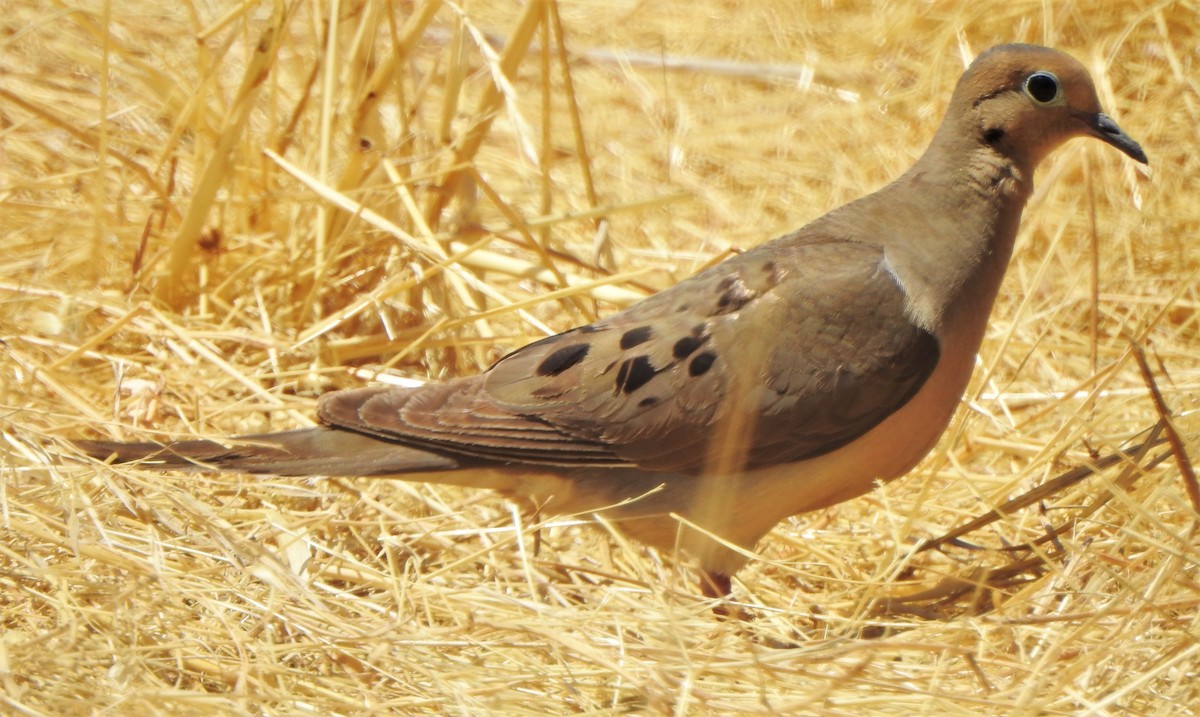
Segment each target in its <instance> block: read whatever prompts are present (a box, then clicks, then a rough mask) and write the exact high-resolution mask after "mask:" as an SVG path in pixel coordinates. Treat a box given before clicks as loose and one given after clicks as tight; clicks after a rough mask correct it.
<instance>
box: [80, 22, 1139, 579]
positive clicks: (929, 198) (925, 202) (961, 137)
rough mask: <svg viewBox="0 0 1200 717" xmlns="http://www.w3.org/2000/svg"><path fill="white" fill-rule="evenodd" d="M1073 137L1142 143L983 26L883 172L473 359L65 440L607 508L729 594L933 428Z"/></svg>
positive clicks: (105, 448)
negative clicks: (254, 430) (572, 322)
mask: <svg viewBox="0 0 1200 717" xmlns="http://www.w3.org/2000/svg"><path fill="white" fill-rule="evenodd" d="M1077 136H1092V137H1096V138H1098V139H1101V140H1103V141H1104V142H1107V143H1108V144H1111V145H1113V146H1114V147H1116V148H1117V149H1119V150H1121V151H1122V152H1124V153H1125V154H1127V155H1129V156H1130V157H1132V158H1133V159H1135V160H1137V161H1139V162H1143V163H1144V162H1146V156H1145V154H1144V153H1143V152H1142V150H1141V148H1140V147H1139V146H1138V145H1137V143H1136V142H1134V141H1133V140H1132V139H1130V138H1129V137H1128V136H1127V135H1125V134H1124V133H1123V132H1122V131H1121V130H1120V128H1118V127H1117V125H1116V124H1115V123H1114V122H1113V121H1112V120H1111V119H1109V118H1108V117H1107V116H1105V115H1104V114H1102V113H1101V109H1100V103H1099V101H1098V99H1097V97H1096V91H1095V88H1094V86H1093V84H1092V81H1091V79H1090V77H1089V76H1088V74H1087V72H1086V70H1085V69H1084V68H1083V66H1082V65H1080V64H1079V63H1078V62H1076V61H1075V60H1073V59H1072V58H1070V57H1069V56H1067V55H1065V54H1063V53H1061V52H1058V51H1055V50H1051V49H1047V48H1043V47H1036V46H1030V45H1004V46H1000V47H996V48H993V49H992V50H989V51H988V52H986V53H984V54H983V55H981V56H980V57H979V58H978V59H977V60H976V61H975V62H974V63H972V65H971V66H970V67H969V68H968V69H967V71H966V72H965V73H964V74H963V76H962V78H961V79H960V80H959V82H958V85H957V87H956V88H955V90H954V94H953V96H952V97H951V100H950V104H949V108H948V109H947V111H946V116H945V119H944V120H943V122H942V124H941V126H940V128H939V129H938V131H937V133H936V135H935V136H934V138H933V141H932V142H931V144H930V146H929V149H928V150H927V151H926V152H925V154H924V155H923V156H922V157H921V158H920V159H919V160H918V161H917V163H916V164H915V165H914V166H913V168H912V169H910V170H909V171H908V172H906V173H905V174H904V175H902V176H901V177H900V178H899V179H897V180H895V181H894V182H893V183H891V184H889V185H888V186H886V187H884V188H883V189H880V190H879V191H877V192H875V193H874V194H871V195H868V196H866V197H863V198H862V199H859V200H858V201H855V202H852V203H851V204H848V205H846V206H844V207H841V208H840V209H837V210H835V211H833V212H830V213H829V214H827V215H825V216H823V217H821V218H819V219H817V220H816V221H814V222H812V223H810V224H808V225H807V226H805V227H803V228H802V229H800V230H798V231H796V232H794V233H792V234H788V235H786V236H784V237H781V238H779V239H776V240H774V241H772V242H769V243H766V244H763V245H762V246H759V247H758V248H756V249H754V250H752V251H749V252H746V253H744V254H741V255H739V256H737V257H734V258H732V259H730V260H728V261H726V262H724V263H722V264H720V265H718V266H716V267H713V268H712V269H709V270H708V271H705V272H703V273H701V274H699V275H697V276H695V277H692V278H691V279H688V280H686V281H684V282H682V283H680V284H678V285H677V286H675V287H672V288H671V289H669V290H666V291H663V292H662V293H660V294H657V295H655V296H653V297H650V298H649V299H646V300H645V301H642V302H641V303H638V304H636V305H634V306H632V307H630V308H629V309H627V310H625V311H622V312H621V313H618V314H616V315H613V316H611V317H609V318H607V319H604V320H602V321H598V322H596V323H594V324H590V325H588V326H583V327H580V328H577V329H573V330H571V331H568V332H566V333H563V334H559V335H557V336H552V337H549V338H547V339H544V340H542V341H538V342H536V343H534V344H531V345H529V346H526V347H524V348H522V349H520V350H518V351H515V352H513V353H512V354H510V355H508V356H506V357H505V358H503V359H501V360H500V361H499V362H497V363H496V364H495V365H494V366H492V367H491V368H490V369H489V370H488V371H486V372H484V373H483V374H481V375H479V376H473V377H469V378H462V379H457V380H453V381H449V382H447V383H444V384H440V385H430V386H424V387H420V388H415V389H400V388H391V387H383V388H363V389H355V390H348V391H337V392H333V393H330V394H326V395H325V396H322V397H321V400H320V404H319V409H318V410H319V415H320V419H321V422H322V424H324V425H323V426H322V427H319V428H311V429H301V430H297V431H290V432H285V433H276V434H267V435H260V436H247V437H242V438H238V439H232V440H231V441H230V442H229V445H222V444H220V443H216V442H212V441H184V442H179V443H173V444H170V445H168V446H165V447H164V446H162V445H160V444H156V443H114V442H106V441H95V442H90V441H80V442H79V445H80V446H82V447H83V448H84V450H86V451H87V452H89V453H90V454H92V455H93V456H97V457H109V456H111V455H114V454H115V457H116V460H119V461H130V460H144V461H145V463H146V464H147V465H152V466H155V467H160V468H181V467H196V466H197V465H198V464H202V465H199V467H210V468H214V469H220V470H233V471H244V472H251V473H270V474H276V475H291V476H304V475H342V476H398V477H402V478H406V479H413V480H428V481H436V482H441V483H451V484H457V485H466V486H477V487H485V488H492V489H496V490H500V491H502V492H504V493H506V494H508V495H511V496H514V497H519V498H523V499H527V500H529V501H531V502H532V503H534V504H536V505H537V506H539V507H540V509H542V510H543V511H547V512H554V513H586V512H591V511H597V510H600V509H605V510H604V515H605V517H606V518H607V519H608V520H611V521H613V522H614V524H616V525H617V526H618V527H619V528H621V529H623V530H624V531H626V532H627V533H628V534H630V535H632V536H633V537H635V538H637V539H639V540H642V541H644V542H646V543H649V544H651V545H654V546H657V547H659V548H663V549H667V550H671V549H673V548H675V547H680V548H682V549H683V551H684V552H686V553H687V554H688V555H690V556H691V557H692V558H693V559H695V560H696V561H698V563H699V565H700V566H701V568H702V569H703V570H704V571H705V573H706V575H707V577H708V579H707V581H706V585H705V589H706V592H710V593H721V592H724V591H727V590H728V587H729V576H730V575H732V573H733V572H735V571H736V570H737V569H738V568H739V567H741V565H742V564H743V563H744V557H743V556H742V554H741V553H739V552H737V551H735V550H731V549H729V548H728V547H727V546H725V545H723V544H722V542H721V541H725V542H728V543H729V544H732V545H735V546H742V547H745V548H752V547H753V546H754V544H755V542H756V541H758V539H759V538H761V537H762V536H763V535H764V534H766V532H767V531H769V530H770V529H771V527H772V526H774V525H775V524H776V523H777V522H778V521H779V520H781V519H782V518H784V517H786V516H789V515H792V514H795V513H800V512H804V511H808V510H813V509H815V508H820V507H823V506H827V505H831V504H833V503H836V502H839V501H842V500H846V499H848V498H852V497H854V496H857V495H860V494H862V493H864V492H866V491H868V490H869V489H870V488H871V487H872V486H873V485H874V484H875V482H876V481H877V480H884V481H886V480H891V479H893V478H896V477H899V476H901V475H903V474H904V473H906V472H908V471H909V470H910V469H911V468H912V467H913V466H914V465H916V464H917V462H918V461H920V460H921V458H923V457H924V456H925V454H926V453H928V451H929V450H930V449H931V448H932V447H933V445H934V443H935V442H936V441H937V439H938V437H939V436H940V435H941V434H942V432H943V431H944V430H945V427H946V425H947V424H948V423H949V421H950V418H951V416H952V415H953V413H954V411H955V408H956V407H957V405H958V403H959V401H960V400H961V398H962V394H963V391H964V390H965V389H966V385H967V381H968V379H969V378H970V375H971V370H972V367H973V365H974V359H975V354H976V352H977V350H978V348H979V345H980V343H981V341H982V339H983V335H984V330H985V329H986V325H987V319H988V315H989V313H990V312H991V308H992V303H993V302H994V300H995V298H996V294H997V291H998V290H999V287H1000V282H1001V280H1002V279H1003V276H1004V271H1005V269H1006V268H1007V265H1008V260H1009V256H1010V254H1011V252H1012V247H1013V241H1014V238H1015V236H1016V233H1017V228H1018V225H1019V223H1020V218H1021V212H1022V210H1023V208H1024V206H1025V202H1026V200H1027V199H1028V197H1029V195H1030V193H1031V192H1032V189H1033V183H1032V179H1033V171H1034V168H1035V167H1036V166H1037V164H1038V162H1039V161H1041V159H1042V158H1043V157H1044V156H1045V155H1046V154H1047V153H1048V152H1050V151H1051V150H1053V149H1054V148H1055V147H1057V146H1058V145H1060V144H1061V143H1062V142H1064V141H1066V140H1068V139H1070V138H1072V137H1077ZM672 514H676V515H679V516H682V517H683V518H685V519H686V521H687V522H689V523H691V524H694V525H696V526H700V527H701V528H702V529H703V530H701V531H697V530H693V529H690V528H687V527H684V525H683V524H682V523H681V522H680V521H678V520H677V519H675V518H673V517H672ZM706 533H711V534H713V535H716V536H719V537H720V539H721V540H720V541H718V540H713V539H712V538H711V537H709V536H708V535H706Z"/></svg>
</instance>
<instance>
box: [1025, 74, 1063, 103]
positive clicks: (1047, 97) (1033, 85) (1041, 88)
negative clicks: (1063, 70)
mask: <svg viewBox="0 0 1200 717" xmlns="http://www.w3.org/2000/svg"><path fill="white" fill-rule="evenodd" d="M1058 89H1059V88H1058V78H1057V77H1055V76H1054V75H1052V74H1050V73H1049V72H1035V73H1033V74H1032V75H1030V76H1029V77H1028V79H1026V80H1025V94H1027V95H1029V96H1030V97H1032V98H1033V101H1034V102H1037V103H1038V104H1041V105H1048V104H1050V103H1051V102H1054V101H1055V100H1057V99H1058V94H1059V92H1058Z"/></svg>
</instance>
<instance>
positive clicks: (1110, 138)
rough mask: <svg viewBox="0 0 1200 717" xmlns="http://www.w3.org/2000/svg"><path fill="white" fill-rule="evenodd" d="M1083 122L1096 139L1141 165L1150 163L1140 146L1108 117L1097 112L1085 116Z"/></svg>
mask: <svg viewBox="0 0 1200 717" xmlns="http://www.w3.org/2000/svg"><path fill="white" fill-rule="evenodd" d="M1083 120H1084V122H1086V123H1087V126H1088V129H1090V130H1091V134H1092V136H1093V137H1095V138H1096V139H1099V140H1101V141H1102V142H1107V143H1108V144H1111V145H1112V146H1114V147H1116V148H1117V149H1119V150H1121V151H1122V152H1124V153H1125V154H1127V155H1129V156H1130V157H1132V158H1133V159H1135V160H1137V161H1139V162H1141V163H1142V164H1149V163H1150V161H1149V160H1148V159H1147V158H1146V153H1145V152H1143V151H1142V146H1141V145H1140V144H1138V143H1137V142H1134V141H1133V138H1132V137H1130V136H1129V135H1127V134H1125V131H1124V130H1122V129H1121V128H1120V127H1118V126H1117V123H1116V122H1113V121H1112V118H1111V117H1109V116H1108V115H1106V114H1104V113H1103V112H1097V113H1096V114H1094V115H1089V116H1085V117H1084V118H1083Z"/></svg>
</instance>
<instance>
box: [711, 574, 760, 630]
mask: <svg viewBox="0 0 1200 717" xmlns="http://www.w3.org/2000/svg"><path fill="white" fill-rule="evenodd" d="M732 592H733V579H732V578H731V577H730V576H728V575H726V574H725V573H716V572H712V571H711V570H702V571H701V572H700V593H701V594H702V595H704V597H706V598H712V599H714V600H720V602H718V603H717V604H716V605H713V614H714V615H716V616H717V617H719V618H721V619H722V620H729V619H736V620H741V621H743V622H746V621H749V620H750V613H748V612H746V611H745V610H743V609H741V608H740V607H738V606H736V605H731V604H730V603H729V595H730V593H732Z"/></svg>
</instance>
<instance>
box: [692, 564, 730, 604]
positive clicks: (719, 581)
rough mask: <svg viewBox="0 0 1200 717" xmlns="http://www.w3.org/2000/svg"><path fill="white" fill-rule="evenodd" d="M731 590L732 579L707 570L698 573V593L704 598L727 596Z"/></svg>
mask: <svg viewBox="0 0 1200 717" xmlns="http://www.w3.org/2000/svg"><path fill="white" fill-rule="evenodd" d="M731 592H733V579H732V578H730V577H729V576H728V575H725V574H724V573H714V572H712V571H709V570H704V571H701V573H700V593H701V594H702V595H704V597H706V598H714V599H715V598H727V597H729V593H731Z"/></svg>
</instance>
